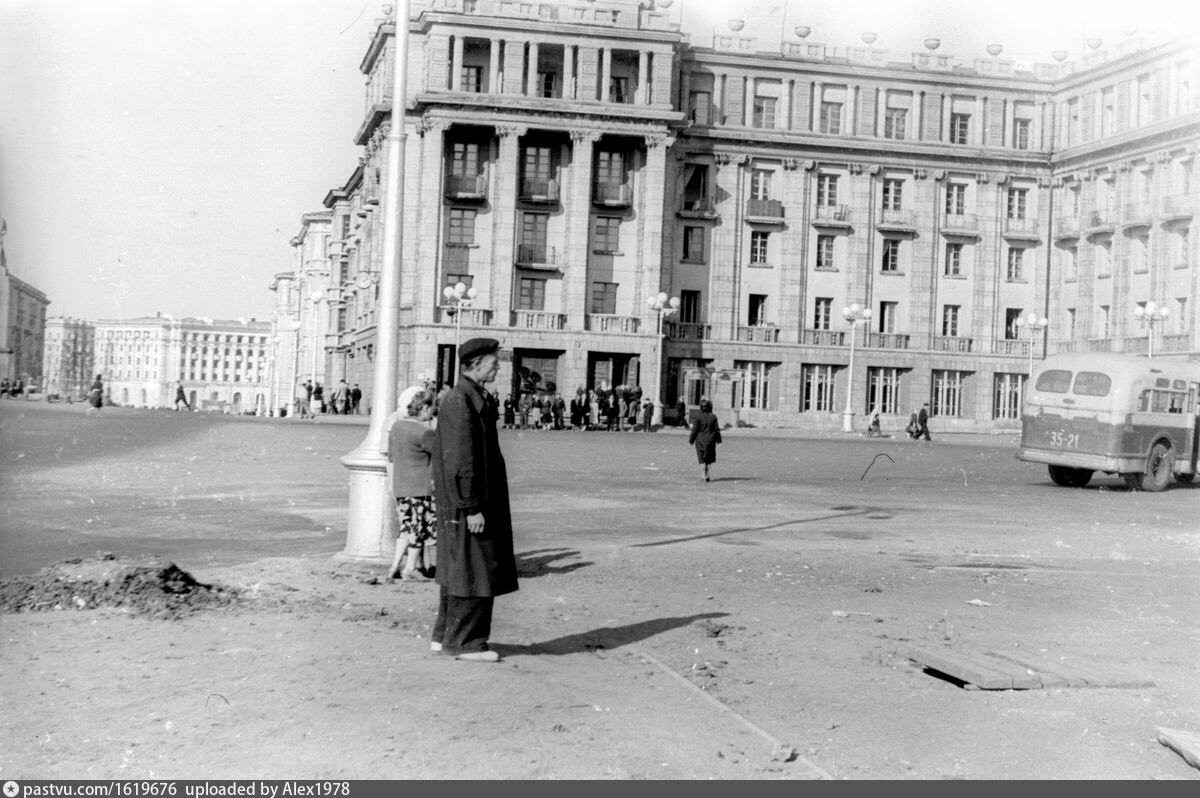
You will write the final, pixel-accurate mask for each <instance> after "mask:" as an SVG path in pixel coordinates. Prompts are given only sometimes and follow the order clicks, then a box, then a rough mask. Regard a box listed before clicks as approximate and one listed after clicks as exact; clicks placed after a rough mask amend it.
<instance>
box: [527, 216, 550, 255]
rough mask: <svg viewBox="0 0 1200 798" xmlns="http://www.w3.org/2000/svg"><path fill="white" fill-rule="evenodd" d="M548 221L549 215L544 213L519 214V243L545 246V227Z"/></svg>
mask: <svg viewBox="0 0 1200 798" xmlns="http://www.w3.org/2000/svg"><path fill="white" fill-rule="evenodd" d="M549 223H550V215H549V214H546V213H523V214H521V244H522V245H524V246H535V247H541V248H543V249H544V248H545V246H546V227H547V225H548V224H549Z"/></svg>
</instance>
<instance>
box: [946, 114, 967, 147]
mask: <svg viewBox="0 0 1200 798" xmlns="http://www.w3.org/2000/svg"><path fill="white" fill-rule="evenodd" d="M970 135H971V115H970V114H953V113H952V114H950V143H951V144H970V143H971V142H970Z"/></svg>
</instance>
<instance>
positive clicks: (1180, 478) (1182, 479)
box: [1175, 474, 1196, 485]
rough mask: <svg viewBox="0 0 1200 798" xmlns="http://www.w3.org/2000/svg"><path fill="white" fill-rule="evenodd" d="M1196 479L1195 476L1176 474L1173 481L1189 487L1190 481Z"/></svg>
mask: <svg viewBox="0 0 1200 798" xmlns="http://www.w3.org/2000/svg"><path fill="white" fill-rule="evenodd" d="M1195 478H1196V475H1195V474H1176V475H1175V481H1176V482H1178V483H1179V484H1180V485H1191V484H1192V480H1193V479H1195Z"/></svg>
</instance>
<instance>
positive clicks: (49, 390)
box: [43, 316, 96, 400]
mask: <svg viewBox="0 0 1200 798" xmlns="http://www.w3.org/2000/svg"><path fill="white" fill-rule="evenodd" d="M95 336H96V328H95V325H93V324H92V323H91V322H89V321H84V320H83V319H73V318H70V317H68V316H57V317H55V318H50V319H47V320H46V345H45V350H44V355H43V363H44V367H45V377H46V379H45V391H46V394H47V395H48V396H54V395H57V396H59V397H60V398H62V399H64V400H74V399H83V398H84V397H85V396H87V392H88V390H89V388H90V387H91V385H92V379H93V378H94V377H95V375H96V371H95V368H94V364H95Z"/></svg>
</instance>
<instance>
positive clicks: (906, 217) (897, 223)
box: [875, 208, 917, 233]
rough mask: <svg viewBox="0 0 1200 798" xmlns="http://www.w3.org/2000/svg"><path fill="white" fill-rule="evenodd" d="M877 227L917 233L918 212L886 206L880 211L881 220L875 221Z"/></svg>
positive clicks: (897, 231) (890, 230)
mask: <svg viewBox="0 0 1200 798" xmlns="http://www.w3.org/2000/svg"><path fill="white" fill-rule="evenodd" d="M875 227H876V229H878V230H886V231H889V232H895V233H915V232H917V214H916V212H915V211H902V210H888V209H886V208H885V209H884V210H883V211H881V212H880V214H879V221H878V222H876V223H875Z"/></svg>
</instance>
